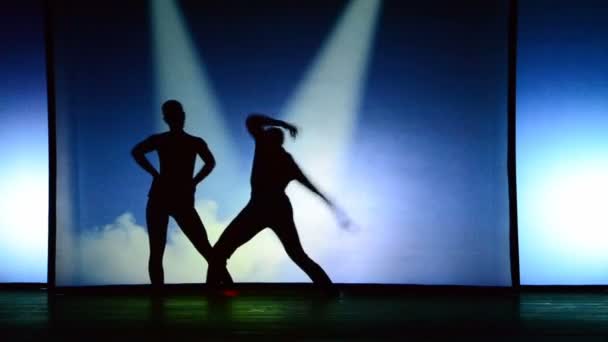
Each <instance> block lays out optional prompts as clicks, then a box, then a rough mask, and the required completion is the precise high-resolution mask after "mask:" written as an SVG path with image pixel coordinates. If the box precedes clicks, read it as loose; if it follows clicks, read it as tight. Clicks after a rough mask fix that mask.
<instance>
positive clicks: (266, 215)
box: [207, 114, 346, 294]
mask: <svg viewBox="0 0 608 342" xmlns="http://www.w3.org/2000/svg"><path fill="white" fill-rule="evenodd" d="M246 125H247V129H248V130H249V133H251V135H252V136H253V139H254V140H255V155H254V158H253V166H252V170H251V199H250V200H249V203H247V205H246V206H245V208H244V209H243V210H242V211H241V212H240V213H239V214H238V215H237V217H236V218H235V219H234V220H233V221H232V222H231V223H230V224H229V225H228V227H227V228H226V230H224V232H223V233H222V235H221V236H220V238H219V240H218V242H217V243H216V244H215V246H214V247H213V249H214V257H215V258H216V259H214V260H213V261H212V262H211V264H210V265H209V275H208V276H207V280H208V282H210V283H213V282H217V283H219V282H221V279H222V278H224V279H226V276H225V275H226V273H227V271H226V262H227V260H228V259H229V258H230V256H231V255H232V254H233V253H234V251H235V250H236V249H237V248H238V247H240V246H241V245H243V244H244V243H246V242H247V241H249V240H250V239H251V238H253V237H254V236H255V235H256V234H257V233H259V232H260V231H262V230H263V229H265V228H266V227H269V228H270V229H272V230H273V231H274V232H275V234H276V235H277V236H278V238H279V240H280V241H281V243H282V244H283V247H284V248H285V251H286V252H287V255H288V256H289V257H290V258H291V260H293V261H294V262H295V263H296V264H297V265H298V266H299V267H300V268H301V269H302V270H303V271H304V272H306V274H307V275H308V276H309V277H310V278H311V279H312V281H313V282H314V283H315V284H318V285H321V286H323V287H324V288H325V289H326V290H327V291H328V292H329V293H332V294H333V293H335V291H336V290H335V288H334V287H333V286H332V285H333V284H332V282H331V280H330V279H329V277H328V276H327V274H326V273H325V271H323V269H322V268H321V267H320V266H319V265H318V264H317V263H315V262H314V261H313V260H312V259H311V258H310V257H309V256H308V255H307V254H306V253H305V252H304V249H303V248H302V244H301V243H300V238H299V237H298V232H297V230H296V226H295V223H294V220H293V212H292V208H291V203H290V201H289V198H288V197H287V195H286V194H285V188H286V187H287V184H288V183H289V182H290V181H292V180H297V181H299V182H300V183H302V184H303V185H304V186H306V187H307V188H308V189H309V190H311V191H312V192H314V193H316V194H317V195H319V196H320V197H321V198H322V199H323V200H324V201H325V202H326V203H327V204H328V205H329V206H330V207H331V208H332V209H335V210H337V209H336V208H335V207H334V205H333V203H332V202H331V201H330V200H328V199H327V197H326V196H325V195H323V194H322V193H321V192H320V191H319V190H318V189H317V188H316V187H315V186H314V185H313V184H312V183H311V182H310V181H309V180H308V178H306V176H305V175H304V174H303V173H302V171H301V170H300V168H299V167H298V164H296V162H295V161H294V160H293V158H292V157H291V155H290V154H289V153H287V151H285V150H284V149H283V146H282V145H283V141H284V134H283V131H282V130H281V129H280V128H279V127H281V128H284V129H286V130H288V131H289V133H290V134H291V136H292V137H294V138H295V137H296V135H297V133H298V130H297V128H296V127H294V126H293V125H291V124H289V123H286V122H283V121H280V120H274V119H272V118H269V117H266V116H263V115H256V114H253V115H250V116H249V117H248V118H247V122H246ZM336 212H339V211H336ZM309 214H310V215H314V213H309ZM343 223H346V221H344V222H343Z"/></svg>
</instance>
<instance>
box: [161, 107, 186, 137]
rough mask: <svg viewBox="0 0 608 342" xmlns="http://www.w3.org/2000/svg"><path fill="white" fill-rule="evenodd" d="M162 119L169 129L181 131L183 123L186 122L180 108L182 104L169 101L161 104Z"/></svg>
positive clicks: (182, 110)
mask: <svg viewBox="0 0 608 342" xmlns="http://www.w3.org/2000/svg"><path fill="white" fill-rule="evenodd" d="M162 110H163V119H164V120H165V122H166V123H167V125H169V128H170V129H171V130H172V131H173V130H181V129H183V128H184V121H185V120H186V114H185V113H184V109H183V108H182V104H181V103H179V102H178V101H177V100H169V101H166V102H165V103H163V106H162Z"/></svg>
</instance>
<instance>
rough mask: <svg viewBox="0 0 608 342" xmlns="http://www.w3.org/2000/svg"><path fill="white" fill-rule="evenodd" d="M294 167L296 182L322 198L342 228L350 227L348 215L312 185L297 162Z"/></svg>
mask: <svg viewBox="0 0 608 342" xmlns="http://www.w3.org/2000/svg"><path fill="white" fill-rule="evenodd" d="M293 165H294V167H295V169H296V180H297V181H298V182H300V183H301V184H302V185H304V186H305V187H306V188H307V189H308V190H310V191H312V192H313V193H315V194H316V195H317V196H319V197H321V199H322V200H323V201H324V202H325V203H326V204H327V205H328V206H329V207H330V208H331V210H332V211H333V212H334V215H336V218H337V219H338V222H339V223H340V225H341V226H342V227H344V228H348V227H350V225H351V222H350V219H349V218H348V217H347V216H346V214H345V213H344V212H343V211H342V210H341V209H340V208H338V207H337V206H336V205H335V204H334V202H332V201H331V200H330V199H329V198H327V196H326V195H325V194H324V193H323V192H321V191H320V190H319V189H318V188H317V187H316V186H315V185H314V184H312V182H311V181H310V180H309V179H308V177H306V175H304V172H302V170H301V169H300V167H299V166H298V164H296V162H295V161H294V162H293Z"/></svg>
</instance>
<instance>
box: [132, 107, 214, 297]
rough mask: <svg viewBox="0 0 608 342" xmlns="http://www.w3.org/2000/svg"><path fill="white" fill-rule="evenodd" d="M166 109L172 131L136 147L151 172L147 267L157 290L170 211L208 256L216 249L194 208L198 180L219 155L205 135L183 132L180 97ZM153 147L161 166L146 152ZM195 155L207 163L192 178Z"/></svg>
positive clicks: (138, 157) (136, 154)
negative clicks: (158, 167) (203, 136)
mask: <svg viewBox="0 0 608 342" xmlns="http://www.w3.org/2000/svg"><path fill="white" fill-rule="evenodd" d="M162 111H163V119H164V120H165V122H166V123H167V124H168V125H169V131H168V132H165V133H161V134H154V135H152V136H150V137H148V138H147V139H145V140H144V141H142V142H140V143H139V144H137V145H136V146H135V147H134V148H133V151H132V154H133V158H134V159H135V161H136V162H137V163H138V164H139V165H140V166H141V167H142V168H143V169H144V170H146V171H147V172H148V173H150V174H151V175H152V177H153V180H152V186H151V187H150V191H149V193H148V204H147V207H146V223H147V225H148V238H149V242H150V259H149V263H148V272H149V274H150V281H151V282H152V285H153V287H154V288H155V289H158V288H160V286H161V285H163V284H164V271H163V254H164V251H165V243H166V241H167V225H168V223H169V216H172V217H173V218H174V219H175V221H176V222H177V224H178V225H179V227H180V228H181V230H182V231H183V232H184V234H186V236H187V237H188V239H189V240H190V241H191V242H192V244H193V245H194V247H195V248H196V249H197V251H198V252H199V253H200V254H201V255H202V256H203V257H204V258H205V259H206V260H207V261H209V260H211V253H212V251H213V249H212V247H211V244H210V243H209V240H208V238H207V233H206V231H205V227H204V226H203V222H202V221H201V219H200V217H199V215H198V213H197V212H196V210H195V208H194V192H195V189H196V186H197V184H198V183H200V182H201V181H202V180H203V179H205V177H207V176H208V175H209V174H210V173H211V171H212V170H213V168H214V167H215V159H214V158H213V154H211V151H210V150H209V148H208V147H207V144H206V143H205V141H204V140H203V139H201V138H198V137H194V136H192V135H190V134H188V133H186V132H184V121H185V113H184V110H183V108H182V105H181V104H180V103H179V102H178V101H176V100H169V101H167V102H165V103H163V105H162ZM153 151H156V152H157V153H158V159H159V163H160V169H159V170H158V171H157V170H156V169H155V168H154V166H153V165H152V164H151V163H150V161H149V160H148V159H147V158H146V153H149V152H153ZM197 155H198V156H200V157H201V159H202V160H203V162H204V163H205V165H204V166H203V168H201V170H200V171H199V172H198V173H197V174H196V176H194V177H193V174H194V165H195V161H196V156H197Z"/></svg>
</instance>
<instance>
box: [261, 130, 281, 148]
mask: <svg viewBox="0 0 608 342" xmlns="http://www.w3.org/2000/svg"><path fill="white" fill-rule="evenodd" d="M264 133H265V136H266V141H267V142H268V143H269V144H270V145H272V146H277V147H280V146H283V142H284V141H285V133H283V130H282V129H280V128H278V127H270V128H267V129H266V131H265V132H264Z"/></svg>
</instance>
